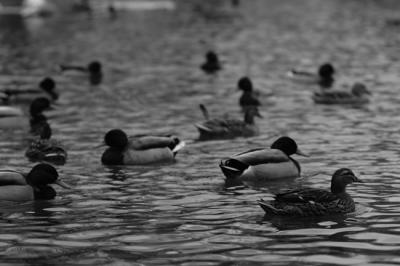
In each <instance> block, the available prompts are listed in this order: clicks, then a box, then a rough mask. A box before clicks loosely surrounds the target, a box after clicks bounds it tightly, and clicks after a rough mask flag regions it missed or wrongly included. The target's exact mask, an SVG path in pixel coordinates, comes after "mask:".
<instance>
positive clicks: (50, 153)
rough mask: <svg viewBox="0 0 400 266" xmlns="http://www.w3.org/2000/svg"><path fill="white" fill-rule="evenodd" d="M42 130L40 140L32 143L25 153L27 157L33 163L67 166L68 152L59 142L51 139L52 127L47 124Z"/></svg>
mask: <svg viewBox="0 0 400 266" xmlns="http://www.w3.org/2000/svg"><path fill="white" fill-rule="evenodd" d="M41 130H42V132H41V133H40V138H39V139H37V140H34V141H32V142H31V144H30V145H29V148H28V149H27V150H26V152H25V156H26V157H28V159H29V160H30V161H32V162H37V161H40V162H42V161H44V162H49V163H53V164H56V165H63V164H65V162H66V160H67V152H66V151H65V148H64V146H63V145H62V144H61V143H60V142H59V141H57V140H54V139H50V138H51V127H50V125H49V124H48V123H46V124H45V125H44V126H43V127H42V129H41Z"/></svg>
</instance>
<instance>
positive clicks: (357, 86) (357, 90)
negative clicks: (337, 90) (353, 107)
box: [351, 82, 371, 97]
mask: <svg viewBox="0 0 400 266" xmlns="http://www.w3.org/2000/svg"><path fill="white" fill-rule="evenodd" d="M351 92H352V93H353V95H354V96H357V97H360V96H362V95H365V94H369V95H371V92H370V91H369V90H368V89H367V87H366V86H365V85H364V84H362V83H360V82H356V83H354V85H353V87H352V89H351Z"/></svg>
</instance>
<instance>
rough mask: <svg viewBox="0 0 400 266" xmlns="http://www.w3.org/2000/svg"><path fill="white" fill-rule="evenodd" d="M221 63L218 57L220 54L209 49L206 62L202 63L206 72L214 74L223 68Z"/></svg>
mask: <svg viewBox="0 0 400 266" xmlns="http://www.w3.org/2000/svg"><path fill="white" fill-rule="evenodd" d="M221 68H222V67H221V63H220V61H219V59H218V55H217V54H216V53H215V52H214V51H208V52H207V53H206V62H205V63H203V64H202V65H201V69H202V70H203V71H204V72H205V73H206V74H214V73H216V72H217V71H219V70H221Z"/></svg>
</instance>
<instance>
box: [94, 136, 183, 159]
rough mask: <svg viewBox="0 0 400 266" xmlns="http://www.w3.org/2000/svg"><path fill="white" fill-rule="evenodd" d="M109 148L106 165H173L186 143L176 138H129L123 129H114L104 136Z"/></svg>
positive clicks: (106, 154)
mask: <svg viewBox="0 0 400 266" xmlns="http://www.w3.org/2000/svg"><path fill="white" fill-rule="evenodd" d="M104 144H105V145H107V146H108V147H109V148H107V149H106V150H105V151H104V153H103V155H102V157H101V162H102V163H103V164H104V165H146V164H158V163H172V162H174V161H175V156H176V154H177V152H178V151H179V150H180V149H182V148H183V147H184V146H185V142H184V141H181V140H180V139H178V138H177V137H175V136H150V135H136V136H132V137H129V138H128V136H127V135H126V133H125V132H124V131H123V130H121V129H112V130H110V131H108V132H107V133H106V134H105V136H104Z"/></svg>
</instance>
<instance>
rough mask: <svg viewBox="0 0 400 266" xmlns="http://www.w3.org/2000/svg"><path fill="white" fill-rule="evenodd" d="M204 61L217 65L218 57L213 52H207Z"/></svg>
mask: <svg viewBox="0 0 400 266" xmlns="http://www.w3.org/2000/svg"><path fill="white" fill-rule="evenodd" d="M206 60H207V62H208V63H213V64H214V63H218V62H219V60H218V55H217V54H216V53H215V52H214V51H208V52H207V53H206Z"/></svg>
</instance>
